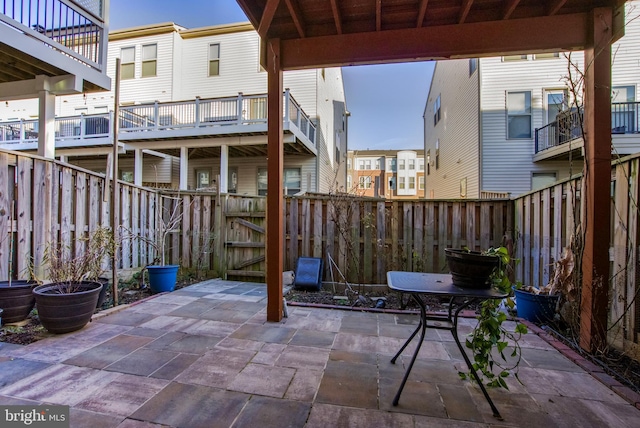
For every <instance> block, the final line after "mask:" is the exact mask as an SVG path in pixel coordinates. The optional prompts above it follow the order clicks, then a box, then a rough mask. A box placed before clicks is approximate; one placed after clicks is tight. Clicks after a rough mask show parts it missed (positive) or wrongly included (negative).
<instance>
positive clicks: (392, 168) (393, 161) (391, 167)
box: [389, 158, 396, 172]
mask: <svg viewBox="0 0 640 428" xmlns="http://www.w3.org/2000/svg"><path fill="white" fill-rule="evenodd" d="M395 170H396V159H395V158H392V159H389V171H392V172H393V171H395Z"/></svg>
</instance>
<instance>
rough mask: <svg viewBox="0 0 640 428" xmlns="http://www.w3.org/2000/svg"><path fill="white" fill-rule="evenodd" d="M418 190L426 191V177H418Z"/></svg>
mask: <svg viewBox="0 0 640 428" xmlns="http://www.w3.org/2000/svg"><path fill="white" fill-rule="evenodd" d="M418 189H420V190H424V175H421V176H420V177H418Z"/></svg>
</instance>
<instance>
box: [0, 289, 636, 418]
mask: <svg viewBox="0 0 640 428" xmlns="http://www.w3.org/2000/svg"><path fill="white" fill-rule="evenodd" d="M288 313H289V317H288V318H284V319H283V320H282V322H280V323H270V322H267V321H266V288H265V286H264V285H263V284H253V283H246V282H233V281H222V280H209V281H205V282H202V283H199V284H195V285H192V286H190V287H187V288H184V289H181V290H178V291H175V292H173V293H168V294H163V295H159V296H155V297H154V298H152V299H149V300H147V301H144V302H140V303H138V304H135V305H132V306H129V307H126V308H124V309H119V308H118V309H117V310H114V311H112V312H111V313H109V314H105V313H101V314H99V315H97V316H96V317H94V320H93V322H91V323H90V324H89V325H88V326H87V327H85V328H84V329H82V330H80V331H78V332H74V333H69V334H65V335H60V336H54V337H51V338H48V339H45V340H42V341H39V342H36V343H33V344H31V345H28V346H17V345H12V346H8V345H6V344H0V404H25V405H33V404H63V405H69V406H71V412H70V419H71V426H72V427H92V428H100V427H105V428H110V427H118V428H143V427H158V426H172V427H185V428H197V427H207V428H210V427H254V426H260V428H269V427H278V428H280V427H307V428H315V427H323V428H324V427H352V426H358V427H359V426H370V427H403V428H404V427H415V428H418V427H498V426H500V427H504V426H506V427H540V426H544V427H545V428H551V427H573V426H580V427H604V426H607V427H609V426H611V427H614V426H615V427H637V426H638V421H639V420H640V410H638V408H636V407H635V406H634V404H635V403H634V404H631V403H629V402H628V401H626V400H625V399H623V398H621V397H620V396H619V395H617V394H616V393H615V392H614V391H612V389H610V388H609V387H607V386H605V384H603V383H601V382H600V381H599V380H597V379H596V378H595V377H593V376H591V374H589V373H587V372H586V371H584V370H583V369H582V368H581V367H579V366H578V365H576V364H574V363H573V362H572V361H571V360H569V359H567V358H566V357H565V356H564V355H562V354H561V353H560V352H558V351H557V350H556V349H555V348H554V347H552V346H551V345H550V344H549V343H548V342H547V341H546V340H543V338H542V337H540V336H539V335H536V334H534V333H530V334H529V335H527V336H526V337H524V339H523V340H522V341H521V342H520V344H521V346H522V347H523V359H522V362H521V365H520V367H521V369H520V379H521V380H522V382H523V384H520V383H519V382H518V381H517V380H515V379H513V378H508V379H507V382H508V384H509V387H510V391H505V390H495V389H492V390H490V391H489V394H490V395H491V397H492V398H493V401H494V403H495V404H496V406H497V407H498V409H499V410H500V412H501V414H502V415H503V417H504V420H503V421H499V420H497V419H496V418H494V417H493V415H492V412H491V409H490V408H489V405H488V404H487V402H486V401H485V399H484V397H483V396H482V394H481V392H480V389H479V388H478V387H477V386H476V385H475V384H473V383H472V382H470V381H463V380H461V379H460V377H459V376H458V370H464V369H465V365H464V361H463V360H462V358H461V356H460V354H459V351H458V349H457V347H456V345H455V343H454V342H453V341H452V338H451V336H450V334H449V333H448V332H443V331H435V330H429V331H428V332H427V335H426V337H425V343H424V344H423V346H422V349H421V351H420V355H419V356H418V359H417V360H416V363H415V366H414V368H413V370H412V372H411V375H410V377H409V380H408V382H407V384H406V387H405V389H404V391H403V393H402V396H401V398H400V402H399V405H398V406H395V407H394V406H393V405H392V404H391V403H392V400H393V397H394V395H395V393H396V391H397V388H398V386H399V385H400V382H401V379H402V376H403V374H404V370H405V368H406V364H408V362H409V359H410V356H411V353H412V352H413V350H414V349H415V344H411V345H409V346H408V347H407V349H406V350H405V351H404V353H403V354H402V356H401V357H400V358H399V359H398V361H397V362H396V364H391V363H390V359H391V357H392V356H393V355H394V354H395V352H396V351H397V349H399V348H400V347H401V346H402V344H403V343H404V341H405V339H406V338H407V337H408V336H409V335H410V334H411V332H412V331H413V329H414V328H415V326H416V324H417V321H418V317H417V316H416V315H415V314H391V313H370V312H353V311H342V310H330V309H320V308H312V307H299V306H289V308H288ZM473 325H474V320H473V319H461V327H460V329H461V331H465V332H468V331H470V330H471V329H472V328H473ZM543 336H544V335H543ZM638 405H640V404H638Z"/></svg>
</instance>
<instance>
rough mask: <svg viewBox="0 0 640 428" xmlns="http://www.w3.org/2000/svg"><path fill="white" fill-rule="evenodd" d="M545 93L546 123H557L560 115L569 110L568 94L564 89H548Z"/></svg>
mask: <svg viewBox="0 0 640 428" xmlns="http://www.w3.org/2000/svg"><path fill="white" fill-rule="evenodd" d="M544 93H545V110H546V116H547V117H546V120H547V122H546V123H552V122H555V121H556V118H557V116H558V113H560V112H561V111H563V110H566V108H567V94H566V91H565V90H564V89H550V90H549V89H547V90H545V91H544Z"/></svg>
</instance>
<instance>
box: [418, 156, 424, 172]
mask: <svg viewBox="0 0 640 428" xmlns="http://www.w3.org/2000/svg"><path fill="white" fill-rule="evenodd" d="M418 171H424V158H422V159H418Z"/></svg>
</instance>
